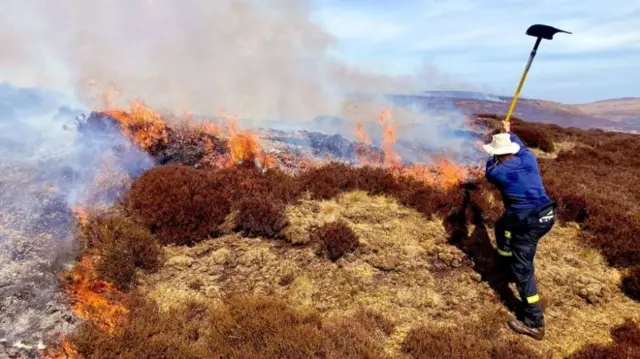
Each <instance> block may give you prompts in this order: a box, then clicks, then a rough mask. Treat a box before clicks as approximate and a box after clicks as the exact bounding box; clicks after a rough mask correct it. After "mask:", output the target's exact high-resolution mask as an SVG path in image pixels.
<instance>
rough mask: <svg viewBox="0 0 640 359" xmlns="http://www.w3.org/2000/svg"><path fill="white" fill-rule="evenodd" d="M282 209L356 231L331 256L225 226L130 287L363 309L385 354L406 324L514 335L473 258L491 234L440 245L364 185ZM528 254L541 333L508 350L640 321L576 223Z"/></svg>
mask: <svg viewBox="0 0 640 359" xmlns="http://www.w3.org/2000/svg"><path fill="white" fill-rule="evenodd" d="M286 213H287V216H288V218H289V223H290V224H289V226H288V227H287V228H286V229H285V230H284V231H285V232H286V233H287V238H288V239H289V240H294V238H295V241H298V242H306V241H308V238H309V235H310V234H311V233H313V231H315V230H316V229H317V228H319V227H321V226H322V225H324V224H326V223H332V222H334V221H337V220H342V221H344V222H345V223H347V224H348V225H349V227H350V228H352V230H353V231H354V233H355V234H356V235H357V236H358V238H359V241H360V246H359V249H358V255H357V256H356V255H345V256H344V257H342V258H341V259H339V260H337V261H336V262H335V263H332V262H330V261H325V260H322V259H321V258H318V257H317V255H316V254H315V251H314V249H313V247H308V246H302V247H300V248H290V247H288V246H285V245H283V244H281V243H279V242H269V241H265V240H261V239H241V238H240V237H238V236H235V235H232V236H226V237H222V238H218V239H215V240H208V241H204V242H201V243H199V244H198V245H196V246H194V247H193V248H186V247H175V248H167V255H168V256H169V257H170V259H169V262H170V263H171V262H172V260H171V258H184V257H186V258H190V260H176V261H175V262H177V263H182V264H176V265H172V266H165V268H164V269H162V270H160V271H159V272H158V273H156V274H152V275H149V276H146V277H145V283H146V284H145V285H144V287H143V288H142V289H143V290H144V291H145V292H146V293H148V294H149V295H150V296H151V297H152V298H155V299H156V300H157V301H158V303H159V305H160V306H161V307H162V308H170V307H171V306H172V305H174V304H175V303H179V302H181V301H184V300H189V298H199V299H200V300H206V301H211V302H219V301H222V300H224V297H225V296H226V295H227V294H229V293H247V292H248V293H256V294H268V295H274V296H276V297H278V298H282V299H283V300H285V301H287V303H289V304H291V305H292V306H293V307H295V308H302V309H305V308H306V309H309V308H314V309H315V310H317V311H318V312H319V313H320V314H321V316H322V317H323V318H327V319H332V320H334V319H335V320H338V319H339V318H342V317H344V316H345V315H351V314H353V313H355V312H356V311H358V309H359V308H360V307H362V306H364V307H365V308H369V309H373V310H375V311H376V312H378V313H381V314H382V315H383V316H384V317H385V318H388V319H389V320H391V321H392V322H393V323H395V326H394V329H393V331H392V333H391V335H390V336H389V337H387V338H386V339H384V340H383V343H382V344H383V346H384V349H385V352H386V353H387V354H389V355H391V354H394V353H396V354H397V353H398V352H399V351H400V350H401V347H402V343H403V342H404V340H405V337H406V336H407V334H408V333H409V332H410V331H411V330H412V329H414V328H418V327H425V328H431V329H428V330H437V328H452V330H455V331H457V332H460V333H467V334H465V335H467V338H469V336H470V335H472V334H473V335H476V334H477V333H476V334H474V333H475V332H467V331H466V329H465V328H470V327H473V326H474V325H477V324H479V323H488V322H491V323H492V324H491V325H490V326H489V327H487V328H486V330H488V331H489V332H490V333H491V335H492V342H494V343H495V345H493V346H490V348H489V349H487V350H490V351H489V352H491V353H493V352H494V351H503V350H507V349H506V348H513V346H510V343H511V342H513V341H514V340H519V339H518V337H517V336H515V335H513V334H512V333H511V332H510V331H509V330H508V329H507V328H506V326H505V325H504V324H505V321H506V320H507V319H508V318H509V316H510V314H509V311H508V309H507V308H506V307H505V306H504V305H503V304H502V303H500V302H499V301H498V300H497V298H496V297H497V295H496V293H495V291H494V289H492V288H491V286H490V285H489V282H488V277H490V273H491V266H490V263H488V268H481V266H480V267H479V263H482V262H483V260H484V259H483V257H482V256H483V253H484V252H483V251H485V250H486V249H487V248H489V247H490V248H493V247H491V246H492V244H493V238H492V233H491V232H489V233H488V234H487V233H486V232H483V231H482V230H481V228H479V227H473V226H471V227H470V228H469V235H470V238H469V239H467V240H463V242H464V243H465V244H466V246H463V248H462V249H459V248H457V247H455V246H452V245H450V244H448V241H447V232H446V231H445V228H444V227H443V226H442V224H441V223H438V222H434V221H428V220H426V219H425V218H424V217H423V216H422V215H421V214H420V213H419V212H417V211H415V210H413V209H410V208H407V207H405V206H402V205H400V204H399V203H398V202H397V201H396V200H393V199H391V198H388V197H384V196H370V195H367V194H366V193H364V192H352V193H347V194H344V195H340V196H338V197H337V198H334V199H332V200H327V201H316V200H311V199H308V198H307V199H305V200H303V201H301V202H300V203H299V204H297V205H290V206H289V207H288V208H287V210H286ZM292 227H295V228H297V229H296V230H295V231H294V230H293V228H292ZM483 233H485V234H484V235H483ZM290 236H293V237H290ZM487 246H488V247H487ZM490 248H489V250H491V249H490ZM536 258H537V259H536V271H537V272H536V273H537V277H538V280H539V284H540V291H541V294H542V296H543V301H544V303H545V310H546V315H547V322H548V333H549V335H548V339H546V341H545V342H542V343H533V342H530V341H524V342H523V343H522V344H521V345H520V347H519V348H521V351H522V352H521V353H520V354H522V353H525V354H526V353H529V352H530V351H532V352H533V353H535V354H536V355H552V356H553V357H563V356H565V355H567V354H569V353H571V352H573V351H575V350H578V349H580V348H581V347H582V346H583V345H585V344H589V343H597V344H606V343H607V342H608V341H609V339H608V338H609V331H610V329H611V328H612V327H614V326H616V325H619V324H621V323H622V322H623V321H624V319H625V318H626V317H628V316H632V317H635V318H636V320H638V319H640V314H637V313H640V305H639V304H637V303H634V302H633V301H631V300H630V299H628V298H626V297H625V296H624V295H623V294H622V293H621V292H620V290H619V288H618V285H619V282H620V279H621V278H620V273H619V272H618V271H617V270H615V269H612V268H609V267H608V266H607V262H606V260H605V259H604V258H603V257H602V256H601V255H600V254H599V253H598V252H597V251H594V250H589V249H586V248H584V247H583V246H582V245H581V242H580V237H579V231H578V230H577V229H572V228H559V227H556V228H554V230H553V231H552V232H551V233H550V234H549V236H548V237H545V239H544V240H543V241H542V242H541V244H540V248H539V254H538V256H537V257H536ZM471 259H473V261H472V260H471ZM478 271H480V272H482V273H483V274H480V273H479V272H478ZM485 276H487V278H485ZM283 277H284V278H286V279H285V280H284V284H285V285H283V284H282V278H283ZM193 278H198V279H200V280H202V282H203V283H204V285H203V286H202V287H201V288H200V289H199V290H198V291H194V290H192V289H190V288H189V287H188V285H187V283H188V282H189V279H193ZM512 290H513V288H512ZM514 292H515V291H514ZM434 328H435V329H434ZM583 328H589V329H588V330H584V329H583ZM567 333H570V334H567ZM461 335H462V334H461ZM473 340H477V339H476V338H475V337H474V339H473ZM467 341H470V340H469V339H467ZM485 344H486V343H485ZM483 345H484V344H483ZM514 355H515V354H514ZM522 355H524V354H522Z"/></svg>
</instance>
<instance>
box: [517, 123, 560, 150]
mask: <svg viewBox="0 0 640 359" xmlns="http://www.w3.org/2000/svg"><path fill="white" fill-rule="evenodd" d="M511 130H512V131H513V133H515V134H516V135H517V136H518V137H519V138H520V139H521V140H522V142H524V144H525V145H527V147H532V148H538V149H540V150H542V151H544V152H553V151H554V150H555V147H554V145H553V141H552V140H551V138H550V137H549V136H548V135H547V134H546V133H545V132H544V131H543V130H541V129H538V128H534V127H530V126H526V125H522V122H521V123H520V124H518V125H516V126H513V127H512V129H511Z"/></svg>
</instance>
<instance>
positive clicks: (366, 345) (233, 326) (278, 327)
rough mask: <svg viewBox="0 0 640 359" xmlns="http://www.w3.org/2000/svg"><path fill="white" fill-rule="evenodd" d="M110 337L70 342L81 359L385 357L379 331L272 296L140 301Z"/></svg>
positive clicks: (86, 330) (82, 331) (77, 336)
mask: <svg viewBox="0 0 640 359" xmlns="http://www.w3.org/2000/svg"><path fill="white" fill-rule="evenodd" d="M127 307H128V308H130V312H129V314H128V315H127V317H126V318H125V320H124V321H123V324H122V325H121V326H120V327H118V328H117V329H116V331H115V332H114V333H112V334H107V333H105V332H102V331H101V330H100V329H99V328H97V327H96V326H95V325H93V324H90V323H83V324H82V325H81V326H80V327H79V328H78V330H77V331H76V332H75V333H73V334H71V335H70V336H69V337H68V341H69V343H70V344H71V345H72V346H73V347H74V348H75V349H76V350H77V351H78V353H79V354H80V355H82V356H83V357H85V358H139V359H145V358H149V359H150V358H170V359H172V358H185V359H190V358H212V357H213V358H256V359H257V358H317V357H323V358H384V357H385V355H384V354H383V350H382V347H381V344H380V340H379V339H380V337H379V336H377V335H378V333H375V332H372V331H371V330H370V329H369V328H368V327H367V326H366V325H361V324H360V323H359V321H357V320H348V319H349V318H345V320H344V321H338V322H336V323H323V322H322V320H321V319H320V316H319V315H318V314H317V313H315V312H301V311H296V310H294V309H292V308H290V307H289V306H288V305H287V304H285V303H284V302H283V301H280V300H277V299H275V298H271V297H252V296H234V297H231V298H228V299H227V300H226V301H225V303H224V304H223V305H219V306H214V305H210V304H203V303H197V302H190V303H186V304H183V305H181V306H178V307H174V308H172V309H170V310H169V311H167V312H164V311H160V310H159V309H158V307H157V305H156V304H155V303H154V302H152V301H150V300H148V299H144V298H143V297H141V296H137V297H133V298H131V299H130V300H129V302H128V303H127Z"/></svg>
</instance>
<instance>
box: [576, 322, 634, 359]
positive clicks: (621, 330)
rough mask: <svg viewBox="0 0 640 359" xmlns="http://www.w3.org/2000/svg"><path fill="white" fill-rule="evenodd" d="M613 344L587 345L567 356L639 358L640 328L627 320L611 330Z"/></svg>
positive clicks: (588, 358)
mask: <svg viewBox="0 0 640 359" xmlns="http://www.w3.org/2000/svg"><path fill="white" fill-rule="evenodd" d="M611 336H612V337H613V343H611V344H608V345H601V344H589V345H586V346H584V347H582V348H581V349H580V350H579V351H577V352H576V353H574V354H573V355H571V356H569V359H605V358H606V359H623V358H624V359H628V358H640V327H639V326H638V324H637V323H634V322H632V321H631V320H627V321H626V322H625V323H623V324H622V325H619V326H617V327H615V328H614V329H612V330H611Z"/></svg>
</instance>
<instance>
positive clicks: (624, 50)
mask: <svg viewBox="0 0 640 359" xmlns="http://www.w3.org/2000/svg"><path fill="white" fill-rule="evenodd" d="M316 18H317V19H318V22H319V23H320V24H322V25H323V26H324V27H325V28H326V29H327V31H329V32H330V33H331V34H333V35H335V36H336V37H337V38H338V39H340V40H339V41H338V44H339V45H336V47H337V49H338V50H336V51H335V52H336V53H337V54H338V55H336V56H339V57H340V58H341V59H345V60H346V61H349V62H350V63H363V64H369V65H366V66H369V67H368V68H369V69H371V70H377V71H382V72H384V71H386V70H387V69H393V71H394V72H395V73H402V72H405V73H411V72H413V71H416V69H419V68H420V66H422V63H423V61H424V60H425V59H427V60H429V61H430V62H431V63H432V64H434V65H435V66H437V67H438V68H441V69H444V70H445V72H446V73H449V74H453V75H456V76H457V77H458V78H464V79H466V80H467V81H468V82H471V83H473V84H475V85H477V86H482V85H489V84H490V85H491V86H492V87H494V89H495V90H496V91H497V92H506V93H508V92H510V91H511V88H512V87H513V86H514V84H515V82H517V79H516V78H517V77H518V76H519V73H520V72H521V71H522V68H523V67H524V63H525V62H526V58H527V56H528V54H529V52H530V49H531V46H532V45H533V42H534V39H533V38H530V37H527V36H526V35H525V34H524V33H525V30H526V28H527V27H528V26H530V25H532V24H535V23H544V24H549V25H552V26H556V27H558V28H561V29H565V30H567V31H571V32H573V35H566V34H558V35H557V36H556V37H555V39H554V40H553V41H552V42H549V41H544V42H543V44H542V45H541V47H540V49H539V52H538V56H537V58H536V62H535V64H534V69H536V71H537V72H538V73H539V75H538V76H543V75H542V74H544V73H546V72H549V73H554V74H557V73H562V74H573V76H574V78H573V79H572V80H571V81H568V82H567V83H574V84H578V83H580V82H582V83H583V84H584V82H585V81H587V82H588V81H594V84H596V83H599V84H602V83H605V82H606V83H609V84H611V85H612V86H606V87H605V86H601V89H600V90H594V88H596V86H591V85H588V86H587V87H588V88H589V90H588V91H587V90H584V91H582V90H580V86H579V85H576V87H575V88H574V90H575V91H570V92H567V91H566V89H563V91H559V92H555V93H554V92H550V91H548V89H547V88H543V87H542V86H543V85H542V84H538V85H536V86H529V85H530V83H527V86H526V87H525V92H528V95H534V94H535V95H542V96H543V97H545V98H550V99H556V100H561V101H562V100H565V101H575V100H592V99H597V98H602V97H610V93H609V91H610V89H611V87H616V88H617V89H618V90H621V91H627V92H633V91H635V94H636V95H637V90H634V89H635V88H636V87H635V86H634V83H637V82H638V81H639V80H640V74H638V72H637V71H633V69H634V68H635V66H636V65H635V64H636V63H638V62H639V61H640V53H639V52H638V50H640V30H639V29H640V3H637V2H631V1H624V0H613V1H608V2H602V1H599V0H585V1H580V2H576V1H570V0H559V1H553V0H540V1H537V2H533V1H524V0H501V1H487V0H477V1H476V0H474V1H471V0H449V1H436V0H421V1H394V2H384V1H379V0H378V1H371V2H367V3H364V2H359V1H355V2H352V1H337V0H332V1H328V2H327V1H322V2H321V1H318V2H317V10H316ZM360 19H366V21H361V20H360ZM350 24H359V25H358V32H357V33H358V34H359V35H358V36H353V33H349V31H350V29H351V25H350ZM363 24H368V28H365V27H364V25H363ZM378 24H383V25H382V26H381V31H380V32H379V31H378V26H377V25H378ZM394 24H395V26H394ZM386 29H396V31H395V32H393V31H388V30H386ZM400 29H401V31H400ZM392 35H393V36H392ZM376 54H378V56H376ZM611 54H616V56H617V59H619V60H617V59H616V58H613V57H612V56H611ZM561 58H565V59H566V58H572V61H560V60H559V59H561ZM609 63H615V64H616V66H618V68H613V67H607V64H609ZM620 66H621V67H622V68H620ZM603 68H604V70H603ZM590 69H591V70H593V71H592V72H593V75H594V76H591V78H588V77H586V76H585V73H587V72H588V71H589V70H590ZM623 69H624V70H623ZM596 71H598V73H595V72H596ZM622 72H624V73H626V75H625V76H623V75H622ZM545 86H546V85H545ZM627 95H633V93H627Z"/></svg>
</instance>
